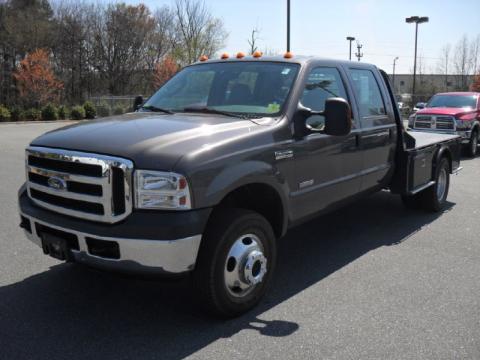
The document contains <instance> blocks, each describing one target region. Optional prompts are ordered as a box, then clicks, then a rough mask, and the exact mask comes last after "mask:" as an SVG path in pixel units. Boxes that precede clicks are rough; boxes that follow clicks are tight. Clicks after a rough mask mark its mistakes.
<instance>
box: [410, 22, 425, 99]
mask: <svg viewBox="0 0 480 360" xmlns="http://www.w3.org/2000/svg"><path fill="white" fill-rule="evenodd" d="M405 22H407V23H408V24H411V23H415V55H414V59H413V84H412V103H414V102H415V80H416V77H417V39H418V24H422V23H426V22H428V16H410V17H408V18H406V19H405Z"/></svg>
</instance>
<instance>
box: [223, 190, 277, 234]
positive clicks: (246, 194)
mask: <svg viewBox="0 0 480 360" xmlns="http://www.w3.org/2000/svg"><path fill="white" fill-rule="evenodd" d="M227 207H229V208H241V209H248V210H252V211H255V212H258V213H259V214H261V215H262V216H263V217H265V219H267V220H268V222H269V223H270V225H271V226H272V229H273V231H274V233H275V236H276V237H277V238H278V237H280V236H282V235H283V225H284V224H283V222H284V219H283V218H284V211H283V203H282V199H281V197H280V195H279V194H278V192H277V191H276V190H275V189H274V188H273V187H271V186H270V185H266V184H260V183H255V184H248V185H244V186H241V187H239V188H237V189H235V190H233V191H232V192H230V193H229V194H227V195H226V196H225V197H224V198H223V199H222V201H221V202H220V203H219V204H218V205H217V206H216V210H219V209H224V208H227Z"/></svg>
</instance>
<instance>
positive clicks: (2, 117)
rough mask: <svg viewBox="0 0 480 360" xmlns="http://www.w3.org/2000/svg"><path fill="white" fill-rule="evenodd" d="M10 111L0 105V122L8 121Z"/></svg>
mask: <svg viewBox="0 0 480 360" xmlns="http://www.w3.org/2000/svg"><path fill="white" fill-rule="evenodd" d="M10 117H11V114H10V111H9V110H8V109H7V108H6V107H5V106H3V105H0V121H10Z"/></svg>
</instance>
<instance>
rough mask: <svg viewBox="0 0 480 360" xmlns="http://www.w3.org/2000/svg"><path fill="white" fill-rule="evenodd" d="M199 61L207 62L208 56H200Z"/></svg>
mask: <svg viewBox="0 0 480 360" xmlns="http://www.w3.org/2000/svg"><path fill="white" fill-rule="evenodd" d="M199 60H200V61H207V60H208V56H207V55H202V56H200V59H199Z"/></svg>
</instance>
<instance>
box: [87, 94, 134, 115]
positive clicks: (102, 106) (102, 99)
mask: <svg viewBox="0 0 480 360" xmlns="http://www.w3.org/2000/svg"><path fill="white" fill-rule="evenodd" d="M137 96H138V95H122V96H92V97H90V98H89V99H88V100H89V101H90V102H92V103H93V105H94V106H95V108H96V109H97V116H98V117H105V116H110V115H121V114H125V113H128V112H132V111H133V104H134V101H135V98H136V97H137Z"/></svg>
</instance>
